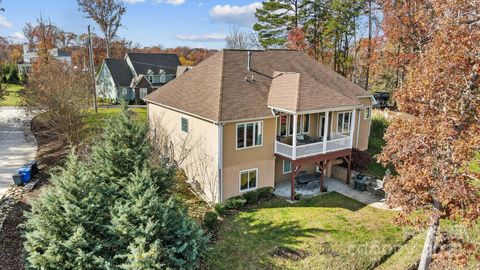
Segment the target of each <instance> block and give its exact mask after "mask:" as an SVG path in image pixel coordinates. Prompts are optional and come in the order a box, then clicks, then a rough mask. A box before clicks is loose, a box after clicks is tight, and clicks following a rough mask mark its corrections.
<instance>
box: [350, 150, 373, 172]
mask: <svg viewBox="0 0 480 270" xmlns="http://www.w3.org/2000/svg"><path fill="white" fill-rule="evenodd" d="M371 161H372V157H371V156H370V154H369V153H368V152H367V151H360V150H357V149H355V148H354V149H353V151H352V169H354V170H356V171H363V170H366V169H367V165H368V163H370V162H371Z"/></svg>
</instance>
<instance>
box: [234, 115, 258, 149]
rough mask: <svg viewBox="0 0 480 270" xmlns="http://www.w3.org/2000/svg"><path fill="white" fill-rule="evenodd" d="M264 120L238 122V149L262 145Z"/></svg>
mask: <svg viewBox="0 0 480 270" xmlns="http://www.w3.org/2000/svg"><path fill="white" fill-rule="evenodd" d="M262 124H263V122H262V121H259V122H250V123H241V124H237V149H242V148H249V147H254V146H260V145H262V140H263V125H262Z"/></svg>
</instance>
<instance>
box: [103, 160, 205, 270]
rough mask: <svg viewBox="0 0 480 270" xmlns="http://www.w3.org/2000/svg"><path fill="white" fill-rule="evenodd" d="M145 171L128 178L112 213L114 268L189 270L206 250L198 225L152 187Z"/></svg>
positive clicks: (172, 200) (178, 205)
mask: <svg viewBox="0 0 480 270" xmlns="http://www.w3.org/2000/svg"><path fill="white" fill-rule="evenodd" d="M152 178H155V176H154V175H153V174H152V173H151V171H150V170H149V169H148V168H144V169H143V170H142V171H137V172H136V173H135V175H133V176H132V177H131V178H130V182H129V184H128V186H127V187H126V190H125V197H124V198H123V199H122V200H119V201H117V203H116V205H115V207H114V208H113V209H112V227H111V228H112V232H113V234H114V235H115V236H116V242H115V246H116V247H118V248H117V251H116V254H117V256H116V257H115V265H117V266H118V267H119V268H122V269H162V268H172V269H193V268H195V264H196V262H197V260H198V258H199V257H200V256H201V255H202V254H203V252H204V251H205V248H206V243H207V238H206V237H205V236H204V235H203V232H202V230H201V228H200V226H199V225H197V224H196V223H194V222H193V221H192V220H191V219H190V218H189V217H188V216H187V215H186V214H185V211H184V209H183V207H182V206H181V205H180V204H179V202H178V201H176V200H175V199H172V198H171V199H169V200H168V201H165V200H164V196H163V195H162V194H161V193H159V192H158V190H157V188H156V187H155V186H154V185H152V184H151V183H152V181H151V179H152Z"/></svg>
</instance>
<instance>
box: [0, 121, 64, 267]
mask: <svg viewBox="0 0 480 270" xmlns="http://www.w3.org/2000/svg"><path fill="white" fill-rule="evenodd" d="M31 130H32V133H33V135H34V136H35V138H36V140H37V144H38V152H37V158H36V159H37V161H38V164H39V169H40V172H39V174H38V178H39V181H38V182H37V184H36V185H35V188H34V189H33V190H32V191H31V192H29V193H27V194H25V195H24V197H23V198H22V200H21V201H19V202H17V203H16V204H15V206H14V207H13V208H12V210H11V212H10V214H9V215H8V217H7V219H6V220H5V222H4V224H3V227H2V229H1V231H0V269H2V270H22V269H24V265H23V264H24V253H23V239H22V233H23V229H22V227H21V226H19V225H21V224H22V223H23V222H25V216H24V213H25V212H26V211H30V202H29V201H30V200H31V199H32V198H35V197H36V196H38V194H39V191H40V189H41V187H43V186H44V185H48V178H49V174H48V170H49V168H52V167H55V166H57V165H60V164H61V162H62V161H63V160H64V159H65V157H66V156H67V155H68V153H69V152H70V149H69V147H68V146H67V143H66V140H65V139H64V138H62V137H61V136H59V135H58V134H57V133H56V132H55V131H54V129H52V128H51V127H49V126H48V125H47V124H45V123H44V122H42V120H41V118H40V117H35V118H33V120H32V123H31Z"/></svg>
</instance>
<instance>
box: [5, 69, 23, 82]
mask: <svg viewBox="0 0 480 270" xmlns="http://www.w3.org/2000/svg"><path fill="white" fill-rule="evenodd" d="M8 83H11V84H18V83H20V78H18V70H17V68H16V67H12V68H11V69H10V73H9V74H8Z"/></svg>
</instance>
